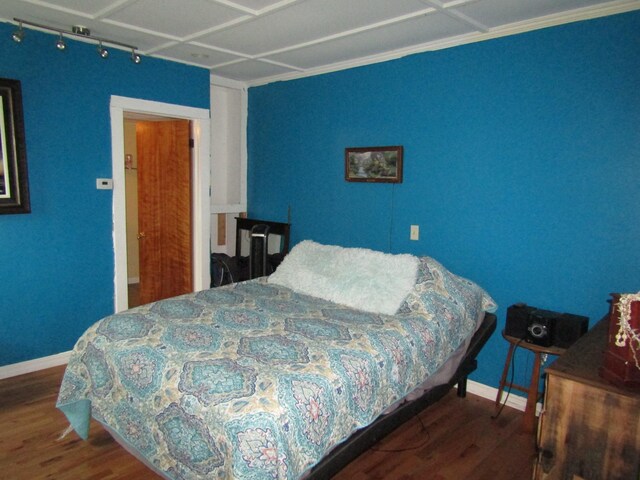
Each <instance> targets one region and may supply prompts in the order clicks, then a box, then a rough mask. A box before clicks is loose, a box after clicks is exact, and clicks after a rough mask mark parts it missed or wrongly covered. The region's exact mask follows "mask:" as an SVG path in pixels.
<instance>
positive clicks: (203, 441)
mask: <svg viewBox="0 0 640 480" xmlns="http://www.w3.org/2000/svg"><path fill="white" fill-rule="evenodd" d="M493 309H495V304H493V301H492V300H491V299H490V298H489V297H488V296H487V294H486V293H485V292H484V291H483V290H482V289H481V288H479V287H478V286H477V285H475V284H474V283H473V282H470V281H469V280H465V279H463V278H460V277H457V276H455V275H453V274H451V273H450V272H448V271H447V270H446V269H444V267H442V266H441V265H440V264H438V263H437V262H436V261H434V260H433V259H430V258H428V257H424V258H422V259H421V261H420V266H419V272H418V280H417V282H416V286H415V288H414V289H413V291H412V292H411V293H410V294H409V295H408V296H407V299H406V300H405V302H404V304H403V305H402V307H401V308H400V312H399V313H398V314H396V315H393V316H389V315H379V314H374V313H368V312H364V311H360V310H354V309H350V308H347V307H344V306H341V305H338V304H335V303H331V302H328V301H325V300H321V299H319V298H315V297H312V296H307V295H303V294H299V293H295V292H294V291H293V290H290V289H288V288H286V287H283V286H278V285H273V284H269V283H267V282H266V280H265V279H258V280H251V281H248V282H244V283H238V284H233V285H228V286H226V287H222V288H215V289H211V290H205V291H201V292H197V293H193V294H188V295H183V296H180V297H175V298H171V299H167V300H162V301H159V302H156V303H152V304H149V305H144V306H141V307H138V308H134V309H131V310H128V311H126V312H122V313H119V314H115V315H112V316H109V317H106V318H104V319H102V320H101V321H99V322H97V323H96V324H95V325H93V326H92V327H90V328H89V329H88V330H87V331H86V332H85V334H84V335H83V336H82V337H81V338H80V339H79V340H78V342H77V344H76V346H75V348H74V351H73V353H72V356H71V359H70V361H69V364H68V367H67V370H66V373H65V376H64V379H63V382H62V385H61V389H60V394H59V398H58V403H57V406H58V408H59V409H61V410H62V411H63V412H64V413H65V415H66V416H67V418H68V419H69V421H70V423H71V426H72V427H73V428H74V429H75V430H76V432H77V433H78V434H79V435H80V436H81V437H82V438H85V439H86V438H87V437H88V434H89V431H88V429H89V417H90V416H93V417H94V418H95V419H97V420H98V421H99V422H101V423H103V424H105V425H107V426H108V427H109V428H110V429H111V430H112V431H113V432H115V433H116V434H117V435H118V436H119V437H120V439H122V440H123V441H124V442H126V444H127V446H128V448H129V449H130V450H133V451H135V453H137V454H138V455H139V456H141V457H143V458H144V459H146V461H147V463H148V464H149V465H152V466H153V467H154V468H155V469H156V470H157V471H159V472H161V473H162V474H163V475H164V476H166V477H167V478H170V479H204V478H209V479H210V478H218V479H247V480H249V479H251V480H257V479H267V478H270V479H295V478H299V477H300V476H301V475H303V474H304V472H305V471H307V470H308V469H309V468H311V467H312V466H313V465H315V464H316V463H317V462H318V461H319V460H320V459H321V458H322V457H323V456H324V455H325V454H326V453H327V452H328V451H329V450H331V448H332V447H333V446H334V445H336V444H337V443H339V442H341V441H343V440H344V439H346V438H347V437H348V436H349V435H350V434H351V433H353V432H354V431H355V430H357V429H359V428H361V427H363V426H366V425H367V424H369V423H371V422H372V421H373V420H375V418H376V417H378V416H379V415H380V414H381V412H383V411H384V410H385V409H386V408H387V407H388V406H389V405H391V404H393V403H394V402H396V401H397V400H398V399H401V398H403V397H404V396H406V395H407V394H408V393H409V392H411V391H412V390H413V389H414V388H415V387H416V386H417V385H419V384H421V383H423V382H424V381H425V379H427V378H428V377H429V375H431V374H432V373H434V372H435V371H436V370H437V369H438V367H439V366H440V365H442V364H443V363H444V362H445V361H446V360H447V358H448V357H449V355H451V353H452V352H454V350H456V348H457V347H458V346H459V345H461V344H462V343H463V342H464V340H465V339H466V338H467V337H468V336H470V335H471V334H472V333H473V332H474V331H475V328H476V325H477V323H478V321H479V319H481V318H482V316H483V314H484V311H485V310H493Z"/></svg>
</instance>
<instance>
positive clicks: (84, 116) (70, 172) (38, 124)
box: [0, 24, 209, 365]
mask: <svg viewBox="0 0 640 480" xmlns="http://www.w3.org/2000/svg"><path fill="white" fill-rule="evenodd" d="M13 30H15V26H13V25H10V24H0V39H1V41H0V77H2V78H11V79H17V80H20V81H21V83H22V96H23V108H24V116H25V118H24V120H25V134H26V143H27V162H28V168H29V187H30V192H31V209H32V213H30V214H25V215H0V365H7V364H11V363H16V362H20V361H23V360H29V359H33V358H38V357H43V356H46V355H51V354H55V353H59V352H64V351H67V350H70V349H71V348H72V347H73V345H74V343H75V341H76V340H77V338H78V337H79V336H80V334H81V333H82V332H83V331H84V330H85V329H86V328H87V327H88V326H90V325H91V324H92V323H94V322H95V321H96V320H98V319H100V318H101V317H103V316H105V315H108V314H110V313H112V312H113V308H114V305H113V295H114V287H113V276H114V269H113V262H114V260H113V259H114V257H113V240H112V233H111V222H112V213H111V203H112V197H111V191H106V190H96V178H99V177H106V178H109V177H111V128H110V117H109V101H110V97H111V95H120V96H125V97H133V98H140V99H145V100H154V101H160V102H167V103H174V104H180V105H186V106H190V107H197V108H209V72H208V71H207V70H204V69H200V68H195V67H189V66H186V65H180V64H177V63H172V62H167V61H163V60H158V59H153V58H143V61H142V63H141V64H139V65H134V64H133V63H132V62H131V61H130V60H129V58H128V57H129V54H128V53H127V52H123V51H118V50H115V49H111V52H110V53H111V55H110V57H109V58H108V59H107V60H104V59H101V58H100V57H99V56H98V55H97V53H96V51H95V46H94V45H89V44H86V43H81V42H76V41H73V40H69V41H68V42H67V44H68V47H67V49H66V51H64V52H60V51H57V50H56V48H55V46H54V42H55V39H56V37H55V36H53V35H49V34H44V33H40V32H37V31H33V30H27V31H26V34H25V38H24V41H23V42H22V44H16V43H14V42H12V41H11V33H12V31H13Z"/></svg>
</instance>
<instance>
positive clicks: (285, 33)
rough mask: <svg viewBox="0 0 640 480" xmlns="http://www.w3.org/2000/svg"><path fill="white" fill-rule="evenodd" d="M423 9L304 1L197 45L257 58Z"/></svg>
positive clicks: (411, 0)
mask: <svg viewBox="0 0 640 480" xmlns="http://www.w3.org/2000/svg"><path fill="white" fill-rule="evenodd" d="M425 10H429V7H428V6H427V5H425V4H424V3H422V2H420V1H418V0H394V1H393V2H390V1H389V0H349V1H346V0H307V1H305V2H301V3H299V4H295V5H293V6H292V7H289V8H287V9H283V10H278V11H276V12H274V13H270V14H268V15H264V16H260V17H257V18H256V19H255V20H251V21H248V22H245V23H242V24H240V25H238V26H236V27H232V28H229V29H225V30H222V31H220V32H215V33H212V34H210V35H206V36H203V37H200V38H198V42H200V43H203V44H206V45H217V46H219V47H222V48H226V49H228V50H233V51H239V52H243V53H246V54H249V55H257V54H260V53H265V52H271V51H274V50H279V49H282V48H284V47H287V46H289V45H296V44H301V43H305V42H308V41H312V40H316V39H318V38H322V37H325V36H330V35H334V34H337V33H341V32H344V31H348V30H353V29H355V28H359V27H363V26H365V25H367V24H370V23H377V22H381V21H384V20H387V19H388V18H390V17H391V18H394V17H399V16H403V15H407V14H411V13H414V12H421V11H425ZM318 19H322V21H318Z"/></svg>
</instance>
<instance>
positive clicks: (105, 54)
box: [98, 41, 109, 58]
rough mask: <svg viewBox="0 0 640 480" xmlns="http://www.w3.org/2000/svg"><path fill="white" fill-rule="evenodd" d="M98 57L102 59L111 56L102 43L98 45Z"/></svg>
mask: <svg viewBox="0 0 640 480" xmlns="http://www.w3.org/2000/svg"><path fill="white" fill-rule="evenodd" d="M98 55H100V56H101V57H102V58H107V57H108V56H109V50H107V49H106V48H104V47H103V46H102V41H100V43H99V44H98Z"/></svg>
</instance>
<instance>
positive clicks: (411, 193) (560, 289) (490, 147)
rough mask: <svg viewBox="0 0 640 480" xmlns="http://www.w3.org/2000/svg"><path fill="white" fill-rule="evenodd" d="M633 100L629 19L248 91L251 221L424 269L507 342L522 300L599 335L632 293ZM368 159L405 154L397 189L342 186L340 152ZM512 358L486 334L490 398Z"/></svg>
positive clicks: (483, 361) (635, 58) (639, 39)
mask: <svg viewBox="0 0 640 480" xmlns="http://www.w3.org/2000/svg"><path fill="white" fill-rule="evenodd" d="M639 92H640V12H638V11H636V12H632V13H627V14H622V15H616V16H611V17H606V18H600V19H595V20H591V21H584V22H579V23H573V24H568V25H563V26H559V27H555V28H547V29H543V30H538V31H534V32H529V33H525V34H521V35H516V36H510V37H504V38H499V39H495V40H491V41H486V42H480V43H474V44H469V45H465V46H460V47H455V48H450V49H446V50H440V51H436V52H430V53H424V54H417V55H412V56H409V57H406V58H403V59H400V60H395V61H390V62H385V63H380V64H376V65H371V66H366V67H361V68H354V69H351V70H346V71H341V72H337V73H331V74H326V75H321V76H316V77H310V78H305V79H300V80H294V81H288V82H281V83H274V84H270V85H266V86H262V87H257V88H251V89H250V90H249V132H248V134H249V179H248V180H249V185H248V192H249V206H250V212H249V213H250V215H251V216H255V217H258V218H270V219H273V220H286V218H287V209H288V207H289V206H290V207H291V219H292V224H293V226H292V237H293V238H292V240H293V241H294V243H295V242H298V241H300V240H302V239H305V238H310V239H313V240H316V241H319V242H324V243H331V244H339V245H345V246H360V247H369V248H374V249H380V250H383V251H388V252H394V253H398V252H409V253H414V254H420V255H429V256H432V257H434V258H436V259H438V260H439V261H441V262H442V263H443V264H444V265H445V266H447V267H448V268H449V269H450V270H452V271H453V272H455V273H458V274H460V275H463V276H466V277H468V278H470V279H473V280H475V281H477V282H478V283H480V284H481V285H482V286H484V287H485V288H486V289H487V290H488V291H489V292H490V293H491V294H492V296H493V297H494V298H495V299H496V301H497V302H498V303H499V304H500V309H499V311H498V314H499V322H500V323H499V327H498V328H499V329H500V330H501V329H502V328H503V326H504V313H505V311H506V307H507V306H508V305H510V304H513V303H515V302H518V301H524V302H527V303H529V304H531V305H535V306H538V307H541V308H547V309H553V310H559V311H564V312H572V313H576V314H582V315H587V316H589V317H590V318H591V323H592V324H593V323H594V322H595V321H597V320H598V319H600V318H601V317H602V316H603V315H604V314H605V313H606V312H607V310H608V304H607V299H608V298H609V293H610V292H636V291H638V290H640V276H639V272H640V188H639V186H638V185H639V178H640V93H639ZM375 145H403V146H404V152H405V163H404V182H403V183H402V184H398V185H391V184H356V183H347V182H345V181H344V164H343V161H344V160H343V156H344V148H345V147H356V146H375ZM411 224H418V225H420V232H421V238H420V240H419V241H417V242H415V241H414V242H412V241H410V240H409V226H410V225H411ZM505 353H506V345H505V342H504V340H502V338H501V337H500V335H499V334H496V335H494V337H493V338H492V340H491V342H490V344H489V345H488V347H487V348H486V349H485V350H484V351H483V353H482V354H481V356H480V367H479V370H478V372H476V373H475V374H474V376H473V377H472V378H473V379H475V380H477V381H480V382H482V383H485V384H489V385H493V386H496V385H497V383H498V380H499V375H500V371H501V368H502V364H503V362H504V356H505ZM521 357H522V361H519V365H520V367H519V368H520V370H518V371H517V373H516V375H517V377H516V378H517V379H518V378H519V377H520V378H522V377H523V376H524V373H523V372H524V371H525V369H526V367H527V364H528V362H530V361H531V358H530V356H528V355H524V354H523V355H521ZM524 381H528V380H524Z"/></svg>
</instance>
